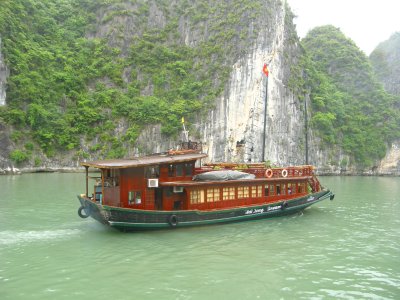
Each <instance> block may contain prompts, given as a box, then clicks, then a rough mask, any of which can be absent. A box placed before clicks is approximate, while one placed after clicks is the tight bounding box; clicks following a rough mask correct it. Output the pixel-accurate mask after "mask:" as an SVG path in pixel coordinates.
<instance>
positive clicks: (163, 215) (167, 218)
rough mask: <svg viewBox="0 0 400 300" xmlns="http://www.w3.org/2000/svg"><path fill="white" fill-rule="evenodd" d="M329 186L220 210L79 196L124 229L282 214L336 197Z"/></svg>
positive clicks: (89, 210) (97, 215)
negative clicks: (127, 204)
mask: <svg viewBox="0 0 400 300" xmlns="http://www.w3.org/2000/svg"><path fill="white" fill-rule="evenodd" d="M333 197H334V195H333V193H332V192H331V191H329V190H323V191H321V192H318V193H314V194H309V195H307V196H305V197H300V198H295V199H291V200H285V201H280V202H274V203H268V204H263V205H255V206H246V207H235V208H231V209H221V210H209V211H200V210H188V211H182V210H178V211H149V210H137V209H128V208H120V207H112V206H105V205H101V204H98V203H94V202H93V201H91V200H90V199H88V198H85V197H83V196H78V199H79V201H80V203H81V206H82V207H83V209H81V210H84V212H85V215H86V216H90V217H92V218H93V219H95V220H97V221H98V222H100V223H102V224H105V225H108V226H111V227H113V228H116V229H118V230H121V231H138V230H151V229H153V230H154V229H167V228H179V227H190V226H201V225H210V224H221V223H231V222H240V221H248V220H256V219H263V218H272V217H279V216H284V215H289V214H294V213H297V212H299V211H302V210H304V209H305V208H307V207H308V206H310V205H312V204H315V203H317V202H320V201H322V200H324V199H329V198H330V199H333Z"/></svg>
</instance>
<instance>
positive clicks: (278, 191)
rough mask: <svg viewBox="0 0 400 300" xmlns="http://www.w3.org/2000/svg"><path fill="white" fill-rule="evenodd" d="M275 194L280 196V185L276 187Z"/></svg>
mask: <svg viewBox="0 0 400 300" xmlns="http://www.w3.org/2000/svg"><path fill="white" fill-rule="evenodd" d="M276 194H277V195H280V194H281V185H280V184H279V183H278V184H277V185H276Z"/></svg>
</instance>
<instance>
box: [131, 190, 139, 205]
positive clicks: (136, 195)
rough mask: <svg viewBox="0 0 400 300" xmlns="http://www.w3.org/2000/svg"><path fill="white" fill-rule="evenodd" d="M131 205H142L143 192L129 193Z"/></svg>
mask: <svg viewBox="0 0 400 300" xmlns="http://www.w3.org/2000/svg"><path fill="white" fill-rule="evenodd" d="M128 202H129V204H142V192H140V191H129V192H128Z"/></svg>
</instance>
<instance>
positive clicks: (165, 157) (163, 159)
mask: <svg viewBox="0 0 400 300" xmlns="http://www.w3.org/2000/svg"><path fill="white" fill-rule="evenodd" d="M204 157H207V154H203V153H186V154H176V155H170V154H158V155H150V156H141V157H132V158H125V159H107V160H95V161H85V162H81V166H85V167H92V168H98V169H126V168H137V167H145V166H154V165H160V164H170V163H181V162H187V161H194V160H197V159H200V158H204Z"/></svg>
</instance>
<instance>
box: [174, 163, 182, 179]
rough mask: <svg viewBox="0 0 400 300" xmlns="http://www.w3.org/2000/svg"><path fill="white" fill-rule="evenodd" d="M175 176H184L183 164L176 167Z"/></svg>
mask: <svg viewBox="0 0 400 300" xmlns="http://www.w3.org/2000/svg"><path fill="white" fill-rule="evenodd" d="M175 176H177V177H178V176H179V177H182V176H183V165H181V164H179V165H176V168H175Z"/></svg>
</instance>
